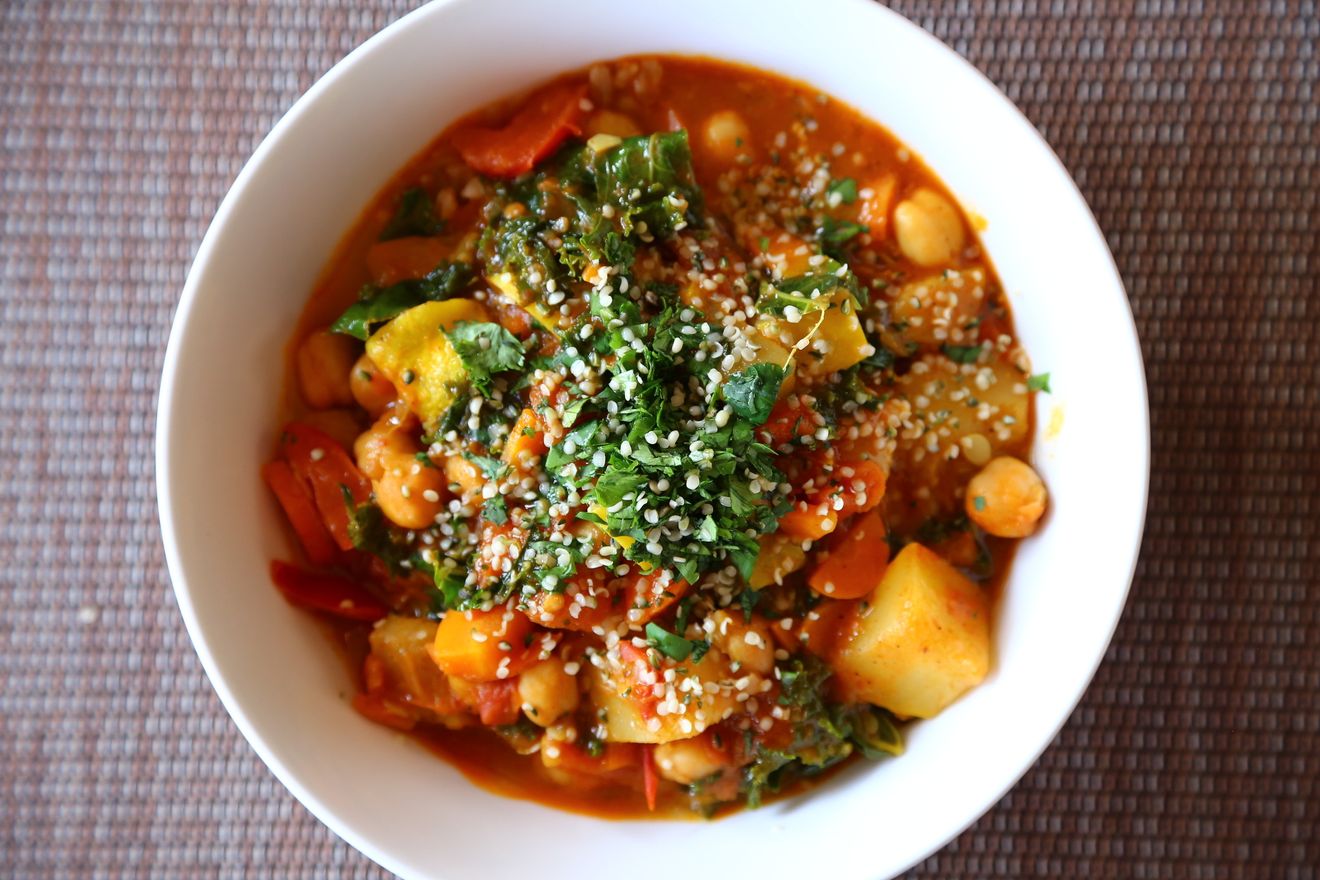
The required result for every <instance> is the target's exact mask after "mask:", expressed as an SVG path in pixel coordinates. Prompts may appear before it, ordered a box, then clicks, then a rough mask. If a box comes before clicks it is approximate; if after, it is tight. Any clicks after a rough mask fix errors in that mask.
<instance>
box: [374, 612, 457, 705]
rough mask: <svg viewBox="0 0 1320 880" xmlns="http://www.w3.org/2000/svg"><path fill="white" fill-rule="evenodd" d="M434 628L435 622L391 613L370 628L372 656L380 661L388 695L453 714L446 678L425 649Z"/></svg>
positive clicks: (433, 636)
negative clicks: (373, 627)
mask: <svg viewBox="0 0 1320 880" xmlns="http://www.w3.org/2000/svg"><path fill="white" fill-rule="evenodd" d="M435 630H436V623H435V621H432V620H426V619H425V618H417V617H397V616H394V615H391V616H389V617H386V618H385V619H384V620H382V621H381V622H380V623H378V624H376V627H375V629H373V630H372V631H371V636H370V637H369V643H370V645H371V655H372V656H373V657H375V658H376V659H377V660H379V661H380V663H381V667H382V669H383V671H384V675H385V682H384V684H385V691H386V693H387V694H389V696H391V697H393V698H394V699H397V700H401V701H403V702H405V703H410V704H412V705H414V706H418V707H420V708H424V709H430V710H432V711H435V712H439V713H441V714H451V713H456V712H458V711H459V709H458V707H457V706H456V705H455V704H454V700H453V697H452V694H451V692H450V688H449V679H448V677H447V676H446V675H445V674H444V673H443V672H441V671H440V668H439V667H438V666H436V665H435V661H434V660H432V659H431V655H430V652H429V651H428V650H427V648H428V647H429V646H430V644H431V642H432V641H433V640H434V639H435Z"/></svg>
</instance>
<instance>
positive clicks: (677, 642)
mask: <svg viewBox="0 0 1320 880" xmlns="http://www.w3.org/2000/svg"><path fill="white" fill-rule="evenodd" d="M646 640H647V641H648V642H649V643H650V644H651V647H653V648H655V649H656V650H657V651H659V652H660V653H661V654H664V655H665V656H666V657H668V658H669V659H670V660H686V659H687V658H688V655H689V654H691V653H692V647H693V644H692V642H690V641H688V640H687V639H685V638H683V637H682V636H676V635H674V634H673V633H671V632H670V631H669V630H667V629H665V628H664V627H663V626H661V625H660V624H658V623H648V624H647V625H646Z"/></svg>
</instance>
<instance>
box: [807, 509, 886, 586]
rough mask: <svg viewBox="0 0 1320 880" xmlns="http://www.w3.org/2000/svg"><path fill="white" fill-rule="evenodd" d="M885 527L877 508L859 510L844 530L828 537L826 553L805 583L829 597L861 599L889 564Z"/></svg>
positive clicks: (878, 579) (876, 582) (878, 580)
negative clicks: (828, 545)
mask: <svg viewBox="0 0 1320 880" xmlns="http://www.w3.org/2000/svg"><path fill="white" fill-rule="evenodd" d="M886 534H887V530H886V529H885V523H884V520H882V519H881V518H880V512H879V511H878V510H870V511H868V512H867V513H864V514H862V515H861V516H860V517H858V518H857V519H856V520H855V521H854V522H853V523H852V524H850V525H849V527H848V529H847V531H846V532H844V533H843V534H841V535H837V536H836V538H831V539H830V540H831V541H833V544H832V546H830V547H829V548H828V549H829V555H828V556H826V557H825V558H824V560H822V561H821V563H820V564H819V565H817V566H816V569H815V571H813V572H812V573H811V574H810V575H808V576H807V584H808V585H809V586H810V587H811V589H813V590H815V591H816V592H817V593H819V594H820V595H822V596H828V597H829V598H831V599H860V598H861V597H862V596H865V595H866V594H867V593H870V592H871V590H873V589H874V588H875V585H876V584H878V583H879V582H880V578H881V577H883V576H884V573H885V569H886V568H888V567H889V542H888V541H886V540H885V536H886Z"/></svg>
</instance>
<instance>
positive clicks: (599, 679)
mask: <svg viewBox="0 0 1320 880" xmlns="http://www.w3.org/2000/svg"><path fill="white" fill-rule="evenodd" d="M620 647H621V649H626V651H625V652H624V654H625V657H626V658H627V659H625V660H624V661H623V662H622V663H621V664H618V665H617V666H616V667H615V668H613V669H611V670H609V671H606V670H602V669H600V668H599V667H597V666H595V665H594V664H593V665H592V666H590V667H589V668H588V669H587V670H586V671H587V673H588V675H589V678H590V682H591V700H592V702H593V703H594V704H595V705H596V707H597V709H598V710H600V712H601V716H602V720H603V723H604V725H605V730H606V733H607V738H608V739H609V740H611V741H613V742H632V743H665V742H673V741H674V740H678V739H686V738H688V737H690V736H695V735H696V734H698V733H701V732H702V731H703V730H705V729H706V728H707V727H709V726H711V725H712V724H716V723H718V722H720V721H722V720H724V719H725V718H728V717H729V716H730V715H732V714H733V713H734V711H735V710H736V709H737V706H738V703H737V701H736V700H735V695H736V694H737V691H736V690H735V689H734V686H733V680H734V679H735V678H736V676H735V675H733V673H731V672H730V671H729V664H728V660H727V659H726V658H725V657H724V655H723V654H721V653H720V652H719V650H718V649H711V650H710V651H709V652H707V654H706V656H705V657H703V658H701V662H700V663H692V662H691V661H690V660H688V661H683V662H681V663H676V662H674V661H671V660H666V661H665V662H664V663H663V664H661V668H660V669H658V670H657V669H651V667H650V664H649V663H647V662H646V660H645V657H644V654H643V652H642V651H640V650H639V649H637V648H635V647H633V646H632V645H631V644H628V643H622V644H621V645H620ZM634 654H635V655H636V656H633V655H634ZM671 668H673V669H677V668H682V669H685V670H687V672H686V673H685V674H680V675H678V676H677V678H676V680H675V681H674V682H673V685H672V686H673V688H674V689H675V695H676V697H677V700H676V702H677V705H678V706H679V707H680V708H681V709H682V711H681V712H671V713H666V714H663V715H662V714H659V712H658V711H657V709H659V708H660V702H661V700H663V699H664V698H663V697H658V696H656V695H655V693H654V687H655V682H656V681H661V682H663V677H664V672H665V670H667V669H671ZM687 681H691V682H692V684H691V685H685V684H684V682H687ZM708 684H709V685H711V687H710V688H709V690H713V691H714V693H709V692H708V688H707V685H708ZM679 687H683V688H684V690H678V688H679ZM689 687H690V688H691V689H690V690H688V689H687V688H689ZM684 696H690V697H691V699H690V700H689V701H687V702H686V703H685V702H683V701H682V700H683V697H684Z"/></svg>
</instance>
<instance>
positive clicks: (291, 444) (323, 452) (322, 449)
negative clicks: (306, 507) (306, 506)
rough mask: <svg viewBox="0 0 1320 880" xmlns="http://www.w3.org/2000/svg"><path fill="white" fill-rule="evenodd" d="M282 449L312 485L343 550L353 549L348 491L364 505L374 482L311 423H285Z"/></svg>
mask: <svg viewBox="0 0 1320 880" xmlns="http://www.w3.org/2000/svg"><path fill="white" fill-rule="evenodd" d="M280 451H281V453H282V454H283V455H284V460H285V461H287V462H288V463H289V467H290V468H292V469H293V472H294V474H295V475H297V476H298V477H299V478H301V479H302V480H304V481H305V482H306V483H307V484H308V485H310V486H311V488H312V497H313V498H314V499H315V501H316V509H317V510H319V511H320V513H321V520H322V521H323V522H324V523H325V527H326V529H327V530H329V532H330V536H331V537H333V538H334V539H335V543H336V544H338V545H339V549H341V550H352V549H353V538H352V536H351V535H350V534H349V530H348V505H347V503H345V500H344V492H345V490H347V491H348V494H349V496H350V497H351V498H352V499H353V503H354V504H363V503H365V502H366V501H367V500H368V499H369V498H370V497H371V481H370V480H368V479H367V478H366V477H364V476H363V475H362V472H361V471H360V470H358V469H357V465H355V464H354V463H353V459H352V458H350V457H349V455H348V453H347V452H346V451H344V447H342V446H340V445H339V444H338V443H337V442H335V440H334V439H333V438H331V437H330V435H329V434H326V433H325V432H323V431H318V430H317V429H316V428H313V427H312V426H311V425H304V424H302V423H300V422H290V423H289V424H287V425H285V426H284V434H283V436H282V438H281V441H280Z"/></svg>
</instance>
